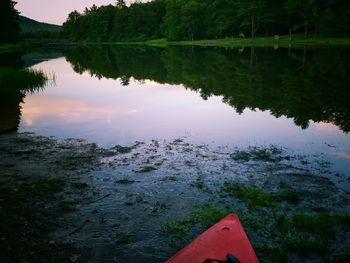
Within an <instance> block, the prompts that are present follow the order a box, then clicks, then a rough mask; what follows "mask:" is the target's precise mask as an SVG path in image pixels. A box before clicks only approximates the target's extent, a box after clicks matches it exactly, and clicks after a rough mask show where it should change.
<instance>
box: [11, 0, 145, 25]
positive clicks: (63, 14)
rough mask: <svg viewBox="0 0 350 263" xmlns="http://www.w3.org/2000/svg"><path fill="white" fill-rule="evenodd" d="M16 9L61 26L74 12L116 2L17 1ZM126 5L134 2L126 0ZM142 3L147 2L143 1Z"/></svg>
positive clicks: (67, 0)
mask: <svg viewBox="0 0 350 263" xmlns="http://www.w3.org/2000/svg"><path fill="white" fill-rule="evenodd" d="M16 2H17V5H16V8H17V10H18V11H20V12H21V15H22V16H26V17H29V18H31V19H34V20H37V21H40V22H45V23H50V24H57V25H61V24H62V23H63V22H64V21H65V20H66V18H67V16H68V14H69V13H70V12H71V11H73V10H75V9H76V10H78V11H79V12H82V11H83V10H84V8H85V7H91V6H92V5H93V4H95V5H97V6H101V5H108V4H113V5H114V4H115V3H116V2H117V1H116V0H16ZM125 2H126V3H130V2H134V1H133V0H126V1H125ZM142 2H145V0H144V1H142Z"/></svg>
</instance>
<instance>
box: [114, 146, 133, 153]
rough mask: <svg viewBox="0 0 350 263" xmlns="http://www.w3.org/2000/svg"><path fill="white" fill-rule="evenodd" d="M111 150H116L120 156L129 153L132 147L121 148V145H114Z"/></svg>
mask: <svg viewBox="0 0 350 263" xmlns="http://www.w3.org/2000/svg"><path fill="white" fill-rule="evenodd" d="M112 149H113V150H116V151H117V152H118V153H121V154H126V153H130V152H131V151H132V149H133V147H127V146H121V145H116V146H115V147H113V148H112Z"/></svg>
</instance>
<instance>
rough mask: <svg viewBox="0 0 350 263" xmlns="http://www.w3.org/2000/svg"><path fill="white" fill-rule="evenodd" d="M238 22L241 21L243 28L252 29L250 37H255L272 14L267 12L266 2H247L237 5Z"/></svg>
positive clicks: (256, 0) (261, 0)
mask: <svg viewBox="0 0 350 263" xmlns="http://www.w3.org/2000/svg"><path fill="white" fill-rule="evenodd" d="M237 11H238V13H237V18H236V19H237V20H238V21H241V26H242V27H243V28H244V27H246V26H248V27H250V35H251V37H252V38H254V37H255V35H256V33H257V31H258V30H259V28H260V26H261V24H262V23H264V22H266V21H267V20H268V18H269V16H270V14H269V13H268V12H267V10H266V1H264V0H246V1H238V3H237Z"/></svg>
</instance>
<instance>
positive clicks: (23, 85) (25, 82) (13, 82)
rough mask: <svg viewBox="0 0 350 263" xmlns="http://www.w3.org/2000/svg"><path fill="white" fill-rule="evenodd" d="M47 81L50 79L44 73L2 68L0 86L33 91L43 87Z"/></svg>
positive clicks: (0, 69)
mask: <svg viewBox="0 0 350 263" xmlns="http://www.w3.org/2000/svg"><path fill="white" fill-rule="evenodd" d="M47 81H48V77H47V76H46V75H45V74H44V73H43V72H42V71H37V70H32V69H13V68H0V86H3V87H7V86H9V87H12V88H20V89H23V90H26V91H33V90H35V89H38V88H40V87H42V86H43V85H44V84H45V83H46V82H47Z"/></svg>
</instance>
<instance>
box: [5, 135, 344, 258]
mask: <svg viewBox="0 0 350 263" xmlns="http://www.w3.org/2000/svg"><path fill="white" fill-rule="evenodd" d="M0 152H1V154H2V159H1V161H0V167H1V171H2V177H1V181H2V184H1V185H2V186H1V188H2V189H1V193H2V195H1V197H0V202H1V203H0V207H1V208H0V209H1V210H4V211H1V214H3V215H4V214H6V219H5V218H1V221H2V222H1V223H2V224H1V225H2V226H3V227H5V228H6V229H7V231H5V232H2V233H5V237H2V241H4V240H5V242H6V243H0V244H1V246H3V245H5V244H6V246H7V247H9V248H10V250H9V252H10V251H13V249H14V247H17V246H21V244H22V243H23V244H32V243H33V242H34V243H35V244H36V245H33V246H32V245H31V246H29V247H28V250H26V249H24V250H22V251H21V252H19V253H18V254H17V255H11V254H9V255H6V254H5V256H7V257H13V256H15V257H17V258H16V259H26V260H28V259H34V260H39V261H40V260H41V261H42V260H45V258H54V259H55V260H56V261H53V262H62V261H64V260H69V259H71V258H73V259H74V258H78V259H80V260H82V261H88V260H91V261H95V260H96V261H98V260H101V259H102V258H104V259H106V258H108V259H111V260H113V257H115V258H117V260H120V261H121V262H124V261H130V260H131V261H132V260H134V259H135V260H136V259H139V260H140V259H144V261H152V262H163V261H164V260H165V259H166V258H168V257H170V256H171V255H173V254H174V253H175V252H176V251H177V250H178V249H180V248H181V247H183V246H184V245H186V244H187V243H188V242H189V241H191V240H192V239H193V238H194V237H196V236H197V235H198V234H200V233H201V232H202V231H204V230H205V229H206V228H207V227H208V226H210V225H211V224H213V223H215V222H217V221H218V220H219V219H221V218H222V217H223V216H224V215H225V214H227V213H229V212H235V213H237V214H238V216H239V217H240V219H241V222H242V224H243V226H244V228H245V230H246V232H247V234H248V236H249V239H250V241H251V243H252V245H253V247H254V249H255V250H256V252H257V254H258V257H259V258H260V260H261V262H279V261H278V260H276V257H277V258H279V259H280V260H284V261H285V260H286V259H288V258H291V257H292V258H297V259H299V260H301V261H303V260H304V259H306V258H307V259H309V260H310V259H312V258H310V256H312V255H313V256H312V257H313V258H314V260H315V261H317V260H318V259H320V258H323V259H325V260H329V259H330V258H332V257H333V258H334V257H338V258H339V257H341V258H343V257H345V258H347V259H348V256H349V255H348V254H347V250H346V249H347V248H346V244H349V242H350V240H349V236H348V235H346V231H344V229H346V227H347V226H348V225H349V224H350V213H349V212H350V206H349V204H350V202H349V200H350V194H349V193H348V192H345V191H343V190H341V189H340V188H338V187H337V186H336V185H335V184H334V183H332V182H331V180H330V179H329V178H328V174H327V169H326V168H325V167H324V164H322V163H320V164H319V166H320V167H319V168H320V170H319V171H318V170H317V167H316V169H314V170H310V169H309V168H308V167H309V165H308V164H307V161H306V159H304V158H305V157H303V156H293V155H291V154H290V153H288V151H286V150H285V149H282V148H279V147H277V146H270V147H267V148H256V147H252V148H249V149H246V150H241V149H237V150H234V151H232V150H229V149H227V148H220V149H217V150H212V149H209V148H208V147H207V146H206V145H195V144H190V143H188V142H186V141H184V140H182V139H177V140H174V141H169V142H167V141H152V142H150V143H142V142H138V143H135V144H134V145H132V146H130V147H126V146H120V145H117V146H115V147H112V148H110V149H104V148H100V147H98V146H97V145H96V144H93V143H87V142H85V141H83V140H79V139H65V140H58V139H53V138H47V137H43V136H38V135H35V134H29V133H24V134H16V133H12V134H3V135H0ZM315 164H316V162H315ZM317 165H318V164H317ZM317 171H318V172H317ZM42 207H45V209H42ZM17 209H20V210H17ZM28 209H29V210H28ZM19 211H22V212H19ZM26 211H27V212H26ZM19 213H20V216H18V214H19ZM4 220H5V221H4ZM18 220H20V221H21V222H18ZM13 222H14V225H13V228H12V226H11V224H12V223H13ZM299 224H302V225H303V226H304V225H305V226H306V228H303V227H300V226H299ZM19 225H21V226H22V225H23V226H28V227H29V228H28V229H29V230H30V231H29V232H26V231H27V230H25V229H27V228H24V229H23V230H22V229H20V230H19V231H18V226H19ZM308 228H310V229H311V230H312V231H311V232H310V229H308ZM271 229H275V230H276V231H270V230H271ZM290 229H293V231H294V232H293V233H294V234H291V233H290V232H289V230H290ZM336 229H337V231H336V232H335V230H336ZM15 231H18V232H19V233H20V234H21V236H20V237H18V236H17V235H15V234H14V233H15ZM26 233H27V234H26ZM272 233H274V234H272ZM278 233H279V234H278ZM304 235H307V236H309V237H310V238H306V239H305V238H304V237H303V236H304ZM13 238H14V239H13ZM314 238H315V239H314ZM340 240H341V243H339V242H340ZM34 243H33V244H34ZM159 244H164V246H162V247H159ZM334 246H338V247H339V249H340V252H339V250H338V251H337V253H340V254H338V255H335V254H334V253H333V252H334V251H332V249H331V248H332V247H334ZM11 247H12V249H11ZM305 248H307V250H305ZM308 250H309V251H308ZM2 251H3V252H2V253H6V251H7V250H2ZM325 251H327V252H326V254H324V253H325ZM32 253H34V254H32ZM5 258H6V257H5ZM9 259H10V258H9ZM12 259H14V258H12ZM10 261H11V260H10ZM310 262H314V261H312V260H311V261H310Z"/></svg>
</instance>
